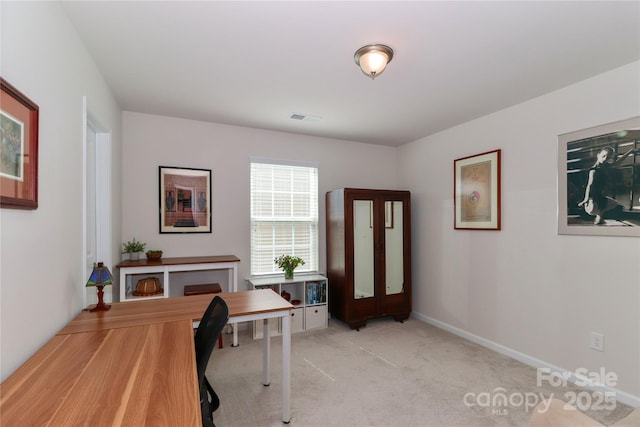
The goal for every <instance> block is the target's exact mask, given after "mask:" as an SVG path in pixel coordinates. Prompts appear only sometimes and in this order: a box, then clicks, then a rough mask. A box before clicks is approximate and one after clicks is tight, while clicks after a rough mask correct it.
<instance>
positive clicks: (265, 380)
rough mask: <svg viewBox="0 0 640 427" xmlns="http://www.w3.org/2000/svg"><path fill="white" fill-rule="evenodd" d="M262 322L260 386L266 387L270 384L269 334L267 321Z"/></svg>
mask: <svg viewBox="0 0 640 427" xmlns="http://www.w3.org/2000/svg"><path fill="white" fill-rule="evenodd" d="M262 322H263V323H262V324H263V326H262V384H263V385H264V386H268V385H269V384H271V381H270V379H269V378H270V375H269V368H270V363H269V362H270V357H271V334H270V333H269V319H264V320H263V321H262Z"/></svg>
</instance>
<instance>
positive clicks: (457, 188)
mask: <svg viewBox="0 0 640 427" xmlns="http://www.w3.org/2000/svg"><path fill="white" fill-rule="evenodd" d="M501 155H502V150H493V151H488V152H486V153H481V154H475V155H473V156H468V157H463V158H460V159H456V160H454V161H453V169H454V195H453V200H454V211H455V218H454V228H455V229H457V230H500V229H501V214H500V210H501V202H500V190H501V188H500V181H501V171H500V160H501Z"/></svg>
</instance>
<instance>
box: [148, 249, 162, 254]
mask: <svg viewBox="0 0 640 427" xmlns="http://www.w3.org/2000/svg"><path fill="white" fill-rule="evenodd" d="M147 253H148V254H161V253H162V251H161V250H160V249H149V250H148V251H147Z"/></svg>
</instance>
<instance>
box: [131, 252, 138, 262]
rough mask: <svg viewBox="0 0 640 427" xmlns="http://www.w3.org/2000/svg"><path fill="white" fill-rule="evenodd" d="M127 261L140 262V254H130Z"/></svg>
mask: <svg viewBox="0 0 640 427" xmlns="http://www.w3.org/2000/svg"><path fill="white" fill-rule="evenodd" d="M129 259H130V260H131V261H139V260H140V252H130V253H129Z"/></svg>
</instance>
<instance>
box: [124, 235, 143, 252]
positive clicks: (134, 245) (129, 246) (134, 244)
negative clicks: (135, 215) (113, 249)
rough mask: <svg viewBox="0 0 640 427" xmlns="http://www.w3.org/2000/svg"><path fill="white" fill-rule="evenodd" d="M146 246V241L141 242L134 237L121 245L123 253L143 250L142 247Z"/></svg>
mask: <svg viewBox="0 0 640 427" xmlns="http://www.w3.org/2000/svg"><path fill="white" fill-rule="evenodd" d="M146 246H147V244H146V243H142V242H140V241H138V240H136V238H135V237H134V238H133V240H130V241H128V242H127V243H123V244H122V247H123V248H124V250H123V251H122V253H123V254H131V253H135V252H144V248H145V247H146Z"/></svg>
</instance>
